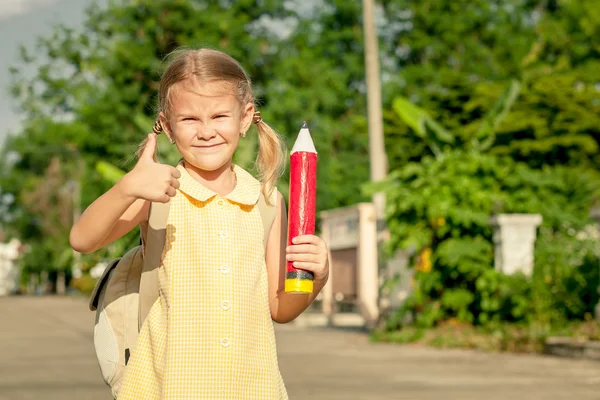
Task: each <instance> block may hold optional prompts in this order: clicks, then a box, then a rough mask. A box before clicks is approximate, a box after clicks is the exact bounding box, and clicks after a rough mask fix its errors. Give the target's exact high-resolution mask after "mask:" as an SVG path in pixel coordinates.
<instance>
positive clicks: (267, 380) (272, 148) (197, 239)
mask: <svg viewBox="0 0 600 400" xmlns="http://www.w3.org/2000/svg"><path fill="white" fill-rule="evenodd" d="M158 102H159V117H158V121H157V126H156V127H157V129H155V131H158V132H160V131H161V130H164V132H165V133H166V135H167V136H168V138H169V141H170V143H172V144H174V145H175V146H177V149H178V151H179V152H180V153H181V155H182V157H183V159H182V161H181V162H180V163H179V165H177V167H171V166H167V165H161V164H159V163H158V162H156V157H155V152H156V140H157V138H156V135H155V134H150V135H149V136H148V138H147V139H146V141H145V142H144V143H143V144H142V146H141V148H140V156H139V161H138V163H137V164H136V166H135V167H134V168H133V170H132V171H131V172H129V173H128V174H127V175H125V176H124V177H123V178H122V179H121V180H120V181H119V182H118V183H117V184H116V185H115V186H113V187H112V188H111V189H110V190H109V191H108V192H106V193H105V194H104V195H102V196H101V197H100V198H98V199H97V200H96V201H95V202H94V203H92V204H91V205H90V206H89V207H88V209H87V210H86V211H85V212H84V213H83V215H82V216H81V218H80V219H79V221H77V223H76V224H75V225H74V226H73V229H72V230H71V236H70V240H71V245H72V247H73V248H74V249H75V250H77V251H79V252H82V253H89V252H92V251H95V250H97V249H99V248H102V247H103V246H106V245H107V244H109V243H111V242H113V241H114V240H116V239H118V238H120V237H122V236H123V235H124V234H126V233H127V232H129V231H130V230H132V229H134V228H135V227H136V226H138V225H140V224H142V223H143V222H145V221H147V219H148V212H149V207H150V204H151V203H152V202H168V201H170V203H171V206H170V211H169V217H168V227H167V240H166V242H167V244H166V245H165V248H164V250H163V255H162V260H161V267H160V268H159V280H160V289H159V299H158V301H157V302H156V303H155V304H154V306H153V307H152V309H151V310H150V313H149V314H148V317H147V318H146V320H145V321H144V324H143V326H142V329H141V331H140V334H139V337H138V342H137V345H136V349H135V352H134V354H132V355H131V359H130V360H129V364H128V367H127V373H126V375H125V377H124V382H123V385H122V387H121V389H120V391H119V399H123V400H127V399H135V400H140V399H144V400H151V399H178V400H181V399H210V400H215V399H242V398H243V399H260V400H265V399H268V400H272V399H287V398H288V396H287V393H286V389H285V386H284V384H283V381H282V379H281V374H280V372H279V367H278V364H277V354H276V348H275V337H274V332H273V323H272V321H276V322H279V323H286V322H289V321H291V320H293V319H294V318H296V317H297V316H298V315H299V314H300V313H302V312H303V311H304V310H305V309H306V308H307V307H308V306H309V305H310V304H311V302H312V301H313V300H314V298H315V296H316V295H317V294H318V293H319V291H320V290H321V289H322V287H323V285H324V284H325V283H326V282H327V277H328V271H329V266H328V262H327V248H326V245H325V243H324V242H323V240H322V239H320V238H318V237H316V236H314V235H305V236H299V237H297V238H295V240H294V242H293V243H294V244H293V245H291V246H289V247H287V248H286V239H287V238H286V234H287V216H286V208H285V204H284V202H283V199H282V196H281V194H280V193H279V192H278V191H277V190H276V188H275V184H276V181H277V178H278V176H279V175H280V171H281V169H282V166H283V160H284V156H285V154H284V151H283V149H282V145H281V142H280V140H279V138H278V136H277V134H276V133H275V132H274V131H273V130H272V129H271V128H270V127H269V126H268V125H267V124H266V123H265V122H264V121H262V119H261V117H260V113H257V112H255V101H254V96H253V94H252V89H251V84H250V79H249V78H248V76H247V74H246V73H245V72H244V70H243V69H242V67H241V66H240V64H239V63H238V62H237V61H235V60H234V59H233V58H231V57H230V56H228V55H226V54H224V53H221V52H218V51H215V50H209V49H201V50H184V51H179V52H177V53H176V54H175V55H174V58H173V59H172V61H171V63H170V64H169V66H168V67H167V69H166V71H165V73H164V75H163V76H162V79H161V82H160V89H159V96H158ZM253 122H254V123H255V124H256V126H257V128H258V135H259V155H258V159H257V169H258V171H259V173H260V177H261V182H259V181H257V180H256V179H254V178H253V177H252V176H251V175H250V174H249V173H248V172H246V171H244V170H243V169H242V168H240V167H239V166H236V165H234V164H233V163H232V156H233V153H234V151H235V149H236V147H237V145H238V142H239V140H240V138H243V137H244V136H245V134H246V131H247V130H248V128H249V127H250V125H251V124H252V123H253ZM259 196H265V199H266V201H267V204H271V205H272V206H276V207H277V217H276V218H275V222H274V223H273V225H272V228H271V231H270V233H269V236H268V242H267V248H266V253H265V250H264V249H265V248H264V245H263V239H262V238H263V236H264V235H263V226H262V224H261V219H260V215H259V210H258V209H257V207H256V204H257V202H258V200H259ZM286 260H290V261H293V262H295V264H296V266H297V267H298V268H302V269H305V270H309V271H312V272H313V273H314V290H313V294H310V295H298V294H286V293H285V292H284V290H283V284H284V275H285V264H286Z"/></svg>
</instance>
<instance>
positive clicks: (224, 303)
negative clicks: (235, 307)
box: [221, 301, 231, 311]
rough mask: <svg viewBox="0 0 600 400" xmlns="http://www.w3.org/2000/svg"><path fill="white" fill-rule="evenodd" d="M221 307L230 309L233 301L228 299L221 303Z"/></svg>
mask: <svg viewBox="0 0 600 400" xmlns="http://www.w3.org/2000/svg"><path fill="white" fill-rule="evenodd" d="M221 308H222V309H223V310H225V311H227V310H229V309H230V308H231V303H230V302H228V301H224V302H222V303H221Z"/></svg>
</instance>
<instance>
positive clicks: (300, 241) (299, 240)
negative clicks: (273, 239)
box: [292, 235, 323, 245]
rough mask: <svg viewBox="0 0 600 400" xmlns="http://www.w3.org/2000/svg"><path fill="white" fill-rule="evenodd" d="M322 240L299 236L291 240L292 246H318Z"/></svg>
mask: <svg viewBox="0 0 600 400" xmlns="http://www.w3.org/2000/svg"><path fill="white" fill-rule="evenodd" d="M322 242H323V240H322V239H321V238H320V237H318V236H315V235H299V236H296V237H295V238H293V239H292V243H293V244H313V245H320V244H321V243H322Z"/></svg>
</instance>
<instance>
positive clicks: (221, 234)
mask: <svg viewBox="0 0 600 400" xmlns="http://www.w3.org/2000/svg"><path fill="white" fill-rule="evenodd" d="M219 236H220V237H221V239H227V238H228V237H229V232H227V231H226V230H222V231H221V232H219Z"/></svg>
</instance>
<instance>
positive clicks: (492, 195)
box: [371, 149, 600, 329]
mask: <svg viewBox="0 0 600 400" xmlns="http://www.w3.org/2000/svg"><path fill="white" fill-rule="evenodd" d="M598 182H599V180H598V176H597V173H596V172H595V171H590V170H585V169H582V168H573V167H570V168H569V167H546V168H544V169H542V170H535V169H532V168H531V167H529V166H528V165H526V164H524V163H522V162H517V161H514V160H512V159H511V158H508V157H499V156H495V155H492V154H486V153H480V152H477V151H474V150H460V149H452V150H448V151H446V152H444V153H443V154H441V155H440V156H438V157H433V156H426V157H424V158H423V159H422V160H421V161H420V162H418V163H417V162H412V163H408V164H407V165H406V166H404V167H403V168H399V169H397V170H395V171H393V172H392V173H391V174H390V176H389V178H388V180H387V181H385V182H383V183H381V184H379V185H373V186H372V187H371V190H375V189H377V188H379V189H383V190H384V191H385V192H386V194H387V210H386V212H387V220H388V228H389V230H390V234H391V235H390V236H391V239H390V241H389V243H388V251H389V252H390V253H393V252H394V251H396V250H398V249H406V248H411V247H412V248H415V249H416V250H417V253H418V254H419V256H418V259H417V260H416V271H415V277H414V279H415V287H414V293H413V294H412V295H411V296H410V297H409V298H408V299H407V301H406V302H405V304H404V307H403V309H402V310H400V315H399V316H394V317H393V318H392V319H391V320H390V321H388V323H389V325H388V328H391V329H393V328H394V327H395V325H396V324H398V321H401V320H402V314H404V313H407V312H408V313H410V314H412V316H413V319H414V321H415V323H416V326H418V327H433V326H435V325H437V324H439V323H440V322H442V321H444V320H447V319H451V318H456V319H457V320H458V321H460V322H461V323H469V324H476V325H483V326H488V325H489V324H492V323H499V322H502V321H503V322H526V323H529V322H533V321H537V322H544V323H547V324H550V325H552V326H555V325H557V324H560V323H563V322H564V321H566V320H572V319H583V318H584V317H585V316H586V315H588V314H590V313H592V312H593V307H594V305H595V304H596V302H597V301H598V293H597V290H596V289H597V287H598V284H599V283H600V281H599V270H600V267H599V265H600V252H599V249H598V246H597V244H596V242H595V241H596V240H597V238H598V231H597V229H596V228H595V227H594V225H592V223H593V221H592V220H591V218H590V208H591V206H592V205H593V204H594V201H595V199H596V196H597V193H598V189H599V184H598ZM499 213H540V214H541V215H542V216H543V218H544V223H543V226H542V228H541V229H540V235H539V237H538V240H537V246H536V265H535V273H534V275H533V277H532V278H527V277H525V276H522V275H513V276H506V275H504V274H502V273H500V272H497V271H495V270H494V268H493V238H492V233H493V232H492V225H491V223H490V216H492V215H494V214H499Z"/></svg>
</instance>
